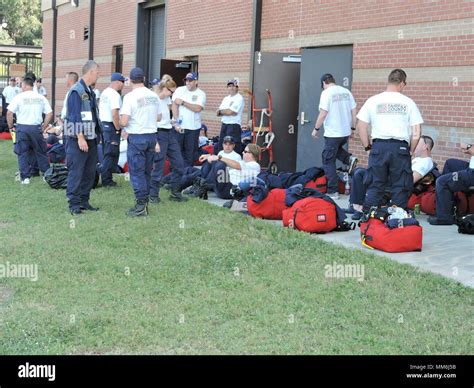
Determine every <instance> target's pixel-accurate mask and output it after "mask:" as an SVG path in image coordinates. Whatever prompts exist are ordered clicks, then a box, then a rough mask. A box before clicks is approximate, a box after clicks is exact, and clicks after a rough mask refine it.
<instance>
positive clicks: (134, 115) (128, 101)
mask: <svg viewBox="0 0 474 388" xmlns="http://www.w3.org/2000/svg"><path fill="white" fill-rule="evenodd" d="M120 114H121V115H127V116H130V119H129V121H128V126H127V127H126V128H125V131H126V132H127V133H130V134H146V133H156V121H157V119H158V115H159V114H160V102H159V98H158V96H157V95H156V93H155V92H152V91H151V90H150V89H147V88H145V87H144V86H142V87H140V88H137V89H134V90H132V91H131V92H130V93H127V94H126V95H125V97H124V98H123V104H122V108H121V109H120Z"/></svg>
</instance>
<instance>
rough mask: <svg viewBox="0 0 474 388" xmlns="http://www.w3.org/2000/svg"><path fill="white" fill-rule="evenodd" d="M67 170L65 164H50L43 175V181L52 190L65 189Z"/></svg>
mask: <svg viewBox="0 0 474 388" xmlns="http://www.w3.org/2000/svg"><path fill="white" fill-rule="evenodd" d="M67 174H68V170H67V167H66V165H65V164H52V165H51V167H50V168H48V169H47V170H46V172H45V173H44V180H45V181H46V183H47V184H48V185H49V186H50V187H51V188H52V189H65V188H66V187H67Z"/></svg>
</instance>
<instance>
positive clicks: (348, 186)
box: [344, 172, 351, 195]
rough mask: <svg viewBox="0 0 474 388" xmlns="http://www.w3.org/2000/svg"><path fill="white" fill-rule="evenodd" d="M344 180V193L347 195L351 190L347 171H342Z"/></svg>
mask: <svg viewBox="0 0 474 388" xmlns="http://www.w3.org/2000/svg"><path fill="white" fill-rule="evenodd" d="M344 182H346V183H345V185H344V194H345V195H349V193H350V191H351V185H350V184H349V174H348V173H347V172H346V173H344Z"/></svg>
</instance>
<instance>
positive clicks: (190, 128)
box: [172, 73, 206, 167]
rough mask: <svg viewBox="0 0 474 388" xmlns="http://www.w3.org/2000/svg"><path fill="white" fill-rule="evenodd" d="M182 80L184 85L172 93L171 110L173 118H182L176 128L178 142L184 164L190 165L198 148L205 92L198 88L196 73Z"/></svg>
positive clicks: (189, 74)
mask: <svg viewBox="0 0 474 388" xmlns="http://www.w3.org/2000/svg"><path fill="white" fill-rule="evenodd" d="M184 81H185V82H186V86H182V87H180V88H178V89H176V91H175V92H174V93H173V106H172V111H173V117H174V119H175V120H176V119H181V120H182V122H181V123H180V124H178V126H177V128H176V129H177V130H178V131H179V132H180V134H179V142H180V145H181V150H182V154H183V159H184V164H185V166H186V167H191V166H192V165H193V164H194V155H195V154H197V151H198V148H199V132H200V130H201V127H202V123H201V111H202V110H203V109H204V107H205V105H206V94H205V93H204V92H203V91H202V90H201V89H199V88H198V75H197V73H188V74H187V75H186V78H185V79H184Z"/></svg>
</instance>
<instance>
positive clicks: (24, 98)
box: [8, 90, 52, 125]
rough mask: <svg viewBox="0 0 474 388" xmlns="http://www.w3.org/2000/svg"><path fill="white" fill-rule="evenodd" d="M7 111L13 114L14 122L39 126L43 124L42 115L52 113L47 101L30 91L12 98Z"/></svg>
mask: <svg viewBox="0 0 474 388" xmlns="http://www.w3.org/2000/svg"><path fill="white" fill-rule="evenodd" d="M8 110H9V111H10V112H12V113H15V114H16V122H17V123H18V124H23V125H40V124H41V123H42V122H43V113H44V114H48V113H51V112H52V109H51V105H49V102H48V100H47V99H46V98H45V97H43V96H42V95H41V94H38V93H36V92H34V91H32V90H27V91H26V92H22V93H20V94H17V95H16V96H15V97H13V100H12V102H11V103H10V105H8Z"/></svg>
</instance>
